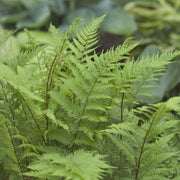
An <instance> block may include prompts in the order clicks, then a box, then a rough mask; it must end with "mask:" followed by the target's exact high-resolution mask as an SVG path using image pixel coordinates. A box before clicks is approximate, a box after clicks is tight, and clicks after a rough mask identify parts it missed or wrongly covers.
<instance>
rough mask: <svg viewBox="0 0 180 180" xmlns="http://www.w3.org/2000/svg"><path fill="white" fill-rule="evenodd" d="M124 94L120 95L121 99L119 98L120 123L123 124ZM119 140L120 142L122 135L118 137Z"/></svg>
mask: <svg viewBox="0 0 180 180" xmlns="http://www.w3.org/2000/svg"><path fill="white" fill-rule="evenodd" d="M124 96H125V94H124V92H123V93H122V98H121V123H123V103H124ZM120 140H122V134H121V135H120Z"/></svg>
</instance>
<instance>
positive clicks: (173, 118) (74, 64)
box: [0, 4, 180, 180]
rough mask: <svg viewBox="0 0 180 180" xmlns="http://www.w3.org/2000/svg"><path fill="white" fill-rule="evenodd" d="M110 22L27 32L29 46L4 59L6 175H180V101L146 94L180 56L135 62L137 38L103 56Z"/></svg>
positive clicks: (0, 95)
mask: <svg viewBox="0 0 180 180" xmlns="http://www.w3.org/2000/svg"><path fill="white" fill-rule="evenodd" d="M32 6H33V4H32ZM104 18H105V16H101V17H99V18H93V19H91V20H89V21H88V22H87V23H85V24H84V25H82V24H81V21H82V19H77V20H75V21H74V23H73V24H72V25H71V26H70V28H69V30H68V31H67V32H66V33H64V34H61V33H59V30H58V29H57V28H56V27H55V26H53V25H50V27H49V32H48V33H46V34H44V36H43V37H37V36H38V33H37V32H32V33H31V32H29V31H27V30H26V33H27V36H28V38H27V40H26V42H23V43H22V44H24V50H23V52H18V53H17V54H13V57H14V58H13V61H6V58H7V59H8V57H6V58H5V56H3V57H1V59H0V60H1V62H0V140H1V144H0V150H1V151H0V155H1V156H0V169H1V171H2V173H1V175H0V178H1V179H8V178H9V179H15V180H16V179H23V180H25V179H27V178H31V179H50V180H51V179H52V180H54V179H55V180H56V179H58V180H59V179H61V180H63V179H67V180H68V179H69V180H70V179H72V180H84V179H87V180H88V179H89V180H91V179H92V180H98V179H105V180H106V179H108V180H109V179H135V180H137V179H148V178H149V179H150V178H152V179H153V178H159V179H166V178H169V179H173V177H177V178H179V173H178V171H179V168H180V166H179V158H180V157H179V151H178V150H177V149H178V147H179V142H178V140H179V134H178V132H179V112H180V106H179V102H180V98H179V97H174V98H171V99H169V100H168V101H166V102H161V103H157V104H147V105H146V106H143V105H142V104H140V103H141V101H140V98H141V99H144V98H145V97H146V96H149V95H151V94H149V93H148V91H146V90H148V89H149V88H150V87H152V84H150V83H149V82H152V81H157V80H158V78H159V77H160V76H162V75H163V74H164V72H165V70H166V66H167V65H169V64H171V63H172V61H171V60H172V59H173V58H175V57H176V56H178V55H180V52H179V51H169V52H165V53H162V54H161V55H159V54H157V55H153V56H146V57H141V58H140V59H139V60H136V61H135V60H133V59H132V60H131V58H129V55H130V53H131V51H132V50H133V49H134V48H135V47H137V46H138V43H132V38H128V39H127V40H126V41H125V42H124V43H123V44H122V45H120V46H118V47H117V48H116V49H113V48H112V49H110V50H108V51H106V52H103V51H102V52H100V53H99V54H96V53H95V52H94V50H95V49H96V43H97V42H98V28H99V26H100V24H101V22H102V21H103V20H104ZM2 33H4V37H5V38H4V39H5V41H8V38H9V36H11V34H10V35H7V33H6V31H3V32H2ZM21 35H22V36H23V34H21ZM18 38H20V37H18ZM5 43H6V42H1V45H4V44H5ZM2 47H3V46H2ZM7 62H8V63H7ZM137 105H139V106H137Z"/></svg>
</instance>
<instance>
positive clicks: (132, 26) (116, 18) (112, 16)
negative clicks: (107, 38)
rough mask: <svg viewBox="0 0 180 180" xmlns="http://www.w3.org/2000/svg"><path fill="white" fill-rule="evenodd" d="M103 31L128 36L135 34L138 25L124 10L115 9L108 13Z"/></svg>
mask: <svg viewBox="0 0 180 180" xmlns="http://www.w3.org/2000/svg"><path fill="white" fill-rule="evenodd" d="M101 30H103V31H105V32H108V33H112V34H120V35H127V34H131V33H133V32H135V31H136V30H137V25H136V22H135V20H134V19H133V18H132V17H131V16H130V15H128V14H127V13H126V12H124V11H123V10H122V9H119V8H113V9H110V10H109V11H108V12H107V17H106V18H105V20H104V22H103V23H102V26H101Z"/></svg>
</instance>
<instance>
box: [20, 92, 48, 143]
mask: <svg viewBox="0 0 180 180" xmlns="http://www.w3.org/2000/svg"><path fill="white" fill-rule="evenodd" d="M17 92H18V93H19V95H20V96H21V98H22V100H23V101H24V103H25V105H26V107H27V109H28V110H29V113H30V114H31V116H32V118H33V120H34V122H35V124H36V127H37V129H38V130H41V128H40V126H39V124H38V122H37V121H36V119H35V117H34V114H33V112H32V110H31V108H30V107H29V105H28V104H27V103H26V100H25V99H24V97H23V96H22V95H21V93H20V92H19V91H17ZM42 139H43V142H44V144H46V141H45V139H44V137H43V136H42Z"/></svg>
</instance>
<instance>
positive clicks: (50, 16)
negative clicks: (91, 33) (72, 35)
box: [0, 0, 137, 35]
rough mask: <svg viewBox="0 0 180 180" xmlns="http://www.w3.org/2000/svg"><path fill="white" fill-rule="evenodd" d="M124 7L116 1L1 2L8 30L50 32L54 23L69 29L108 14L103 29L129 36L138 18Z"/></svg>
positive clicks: (3, 21)
mask: <svg viewBox="0 0 180 180" xmlns="http://www.w3.org/2000/svg"><path fill="white" fill-rule="evenodd" d="M119 4H120V6H119ZM121 4H122V5H123V4H124V3H123V2H121V3H119V2H118V3H117V2H114V0H106V1H104V0H96V1H95V0H91V1H81V0H50V1H48V0H31V1H26V0H15V1H11V0H10V1H9V0H7V1H6V0H0V11H1V17H0V23H1V24H3V25H4V26H5V27H16V28H24V27H25V28H31V29H32V28H33V29H37V28H41V27H43V28H45V29H47V28H48V24H49V21H51V22H53V24H56V25H57V26H59V27H60V29H62V30H67V29H68V27H69V25H71V24H72V22H73V21H74V20H75V19H76V18H79V17H81V18H84V19H86V20H88V19H90V18H93V17H96V16H100V15H101V14H104V13H107V18H106V19H105V20H104V22H103V24H102V26H101V27H100V28H101V30H103V31H105V32H108V33H113V34H121V35H127V34H130V33H133V32H135V31H136V30H137V25H136V22H135V21H134V19H133V18H132V17H131V16H129V15H128V14H127V13H126V12H125V11H123V9H122V6H121ZM117 6H119V7H117ZM112 19H113V21H112Z"/></svg>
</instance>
